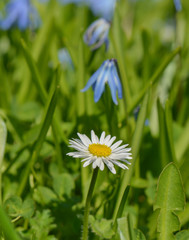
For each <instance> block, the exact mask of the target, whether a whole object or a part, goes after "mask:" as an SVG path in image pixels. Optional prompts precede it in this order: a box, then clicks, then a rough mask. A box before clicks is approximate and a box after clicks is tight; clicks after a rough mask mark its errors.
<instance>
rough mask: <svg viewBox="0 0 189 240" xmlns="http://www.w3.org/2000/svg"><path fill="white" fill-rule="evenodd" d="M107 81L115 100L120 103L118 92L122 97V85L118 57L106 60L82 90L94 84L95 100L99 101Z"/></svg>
mask: <svg viewBox="0 0 189 240" xmlns="http://www.w3.org/2000/svg"><path fill="white" fill-rule="evenodd" d="M106 83H108V85H109V87H110V91H111V95H112V100H113V102H114V103H115V104H118V102H117V98H116V92H118V97H119V98H122V86H121V81H120V79H119V75H118V72H117V61H116V59H110V60H106V61H104V62H103V64H102V65H101V66H100V68H99V69H98V70H97V71H96V72H95V73H94V74H93V75H92V76H91V78H90V79H89V81H88V82H87V85H86V86H85V88H84V89H82V90H81V91H82V92H85V91H86V90H87V89H88V88H89V87H90V86H92V87H93V90H94V100H95V102H98V100H99V99H100V97H101V95H102V93H103V92H104V89H105V84H106Z"/></svg>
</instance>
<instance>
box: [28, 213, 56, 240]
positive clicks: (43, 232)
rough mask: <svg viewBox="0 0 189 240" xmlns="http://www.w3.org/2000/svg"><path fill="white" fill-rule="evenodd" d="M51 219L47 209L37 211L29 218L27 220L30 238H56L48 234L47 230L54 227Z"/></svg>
mask: <svg viewBox="0 0 189 240" xmlns="http://www.w3.org/2000/svg"><path fill="white" fill-rule="evenodd" d="M53 221H54V219H53V217H51V214H50V210H49V209H45V210H43V212H42V213H40V212H39V211H37V212H36V215H35V217H33V218H31V219H30V221H29V223H30V226H31V228H30V229H31V230H30V232H31V235H32V239H37V240H56V239H57V238H55V237H54V236H52V235H49V232H50V231H52V230H53V229H54V228H56V225H55V224H54V223H53ZM31 235H30V236H31Z"/></svg>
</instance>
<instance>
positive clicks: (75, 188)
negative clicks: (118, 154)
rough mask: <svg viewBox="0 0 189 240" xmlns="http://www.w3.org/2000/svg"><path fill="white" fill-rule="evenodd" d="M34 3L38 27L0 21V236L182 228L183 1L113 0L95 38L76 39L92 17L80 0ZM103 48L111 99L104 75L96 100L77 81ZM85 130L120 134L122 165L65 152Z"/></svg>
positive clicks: (93, 238)
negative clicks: (113, 84)
mask: <svg viewBox="0 0 189 240" xmlns="http://www.w3.org/2000/svg"><path fill="white" fill-rule="evenodd" d="M6 3H7V1H4V0H3V1H2V2H1V3H0V9H1V10H2V9H4V6H5V4H6ZM33 3H34V5H35V7H36V9H37V11H38V12H39V15H40V18H41V23H40V26H39V27H38V28H37V29H35V30H34V29H30V28H27V29H25V30H20V29H19V28H17V27H13V28H11V29H9V30H0V73H1V74H0V239H1V240H4V239H5V240H21V239H25V240H27V239H28V240H29V239H36V240H56V239H58V240H63V239H64V240H71V239H81V238H82V239H83V240H86V239H89V240H97V239H113V240H136V239H138V240H145V239H146V240H148V239H150V240H155V239H158V240H173V239H175V240H188V239H189V201H188V200H189V161H188V159H189V114H188V109H189V81H188V80H189V71H188V64H189V14H188V13H189V2H188V1H182V10H181V11H176V9H175V6H174V3H173V1H171V0H169V1H163V0H159V1H158V0H157V1H152V0H151V1H149V0H138V1H137V0H135V1H134V0H133V1H132V0H130V1H125V0H120V1H117V4H116V7H115V10H114V16H113V18H112V22H111V25H110V29H109V35H108V39H109V46H108V47H107V49H106V46H105V44H103V45H102V46H101V47H99V48H98V49H96V50H91V48H90V47H89V46H87V44H85V42H84V40H83V36H84V33H85V31H86V29H87V28H88V27H89V25H90V24H91V23H92V22H93V21H95V20H96V19H98V18H97V17H96V16H94V15H93V13H92V11H91V10H90V8H89V7H88V6H86V5H75V4H66V5H62V4H60V3H59V2H58V1H55V0H54V1H53V0H52V1H49V2H47V3H40V2H39V1H37V0H35V1H33ZM0 16H1V15H0ZM61 49H64V51H67V52H68V53H69V54H70V58H66V59H61V57H60V55H58V54H60V50H61ZM67 52H66V53H67ZM58 56H59V57H58ZM108 59H116V61H117V63H116V64H117V66H118V68H117V70H118V75H119V77H120V81H121V84H122V89H123V92H122V98H121V99H118V98H117V99H118V104H117V105H116V104H115V103H114V102H113V100H112V96H111V94H112V92H111V91H110V88H109V86H108V85H107V84H106V86H105V90H104V92H103V93H102V96H101V98H100V100H99V101H98V102H95V101H94V91H93V88H92V87H90V88H89V89H88V90H87V91H85V92H81V90H82V89H83V88H84V87H85V86H86V84H87V81H88V80H89V78H90V77H91V76H92V75H93V74H94V73H95V72H96V71H97V70H98V69H99V68H100V66H101V64H102V63H103V62H104V61H106V60H108ZM93 87H94V86H93ZM91 130H94V131H95V133H96V135H97V136H99V137H100V135H101V133H102V132H103V131H105V132H106V134H107V135H108V134H110V135H111V136H116V141H118V140H123V144H126V143H128V144H129V147H131V153H132V160H130V162H131V165H128V167H129V169H121V168H119V167H117V166H115V169H116V174H112V172H111V171H109V169H108V167H107V166H106V165H105V167H104V170H103V171H100V170H98V167H97V168H96V169H95V170H94V169H93V168H92V167H91V165H89V166H88V167H85V168H83V166H82V165H83V163H81V159H79V158H76V159H75V158H72V157H71V156H68V155H67V153H69V152H70V151H72V150H71V149H70V148H69V140H70V139H72V138H74V139H75V138H78V136H77V133H81V134H85V135H87V136H88V137H89V138H90V134H91ZM92 176H93V177H92ZM91 179H93V180H92V181H91ZM11 222H12V223H11Z"/></svg>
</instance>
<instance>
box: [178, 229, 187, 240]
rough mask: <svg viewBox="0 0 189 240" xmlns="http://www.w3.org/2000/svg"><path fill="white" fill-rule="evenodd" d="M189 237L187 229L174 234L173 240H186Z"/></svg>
mask: <svg viewBox="0 0 189 240" xmlns="http://www.w3.org/2000/svg"><path fill="white" fill-rule="evenodd" d="M188 239H189V230H184V231H181V232H179V233H177V234H176V238H175V240H188Z"/></svg>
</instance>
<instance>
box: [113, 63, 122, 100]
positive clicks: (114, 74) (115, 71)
mask: <svg viewBox="0 0 189 240" xmlns="http://www.w3.org/2000/svg"><path fill="white" fill-rule="evenodd" d="M111 71H112V75H113V78H114V82H115V84H116V88H117V90H118V97H119V98H120V99H121V98H123V95H122V85H121V81H120V79H119V76H118V73H117V69H116V66H114V67H113V68H112V70H111Z"/></svg>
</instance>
